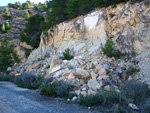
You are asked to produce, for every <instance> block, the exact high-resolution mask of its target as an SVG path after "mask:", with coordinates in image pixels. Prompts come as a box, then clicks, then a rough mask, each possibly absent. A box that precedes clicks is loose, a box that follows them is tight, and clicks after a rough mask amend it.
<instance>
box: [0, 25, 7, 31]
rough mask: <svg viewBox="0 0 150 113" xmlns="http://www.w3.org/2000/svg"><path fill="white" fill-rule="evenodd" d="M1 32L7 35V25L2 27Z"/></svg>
mask: <svg viewBox="0 0 150 113" xmlns="http://www.w3.org/2000/svg"><path fill="white" fill-rule="evenodd" d="M1 31H2V33H6V28H5V24H3V25H2V28H1Z"/></svg>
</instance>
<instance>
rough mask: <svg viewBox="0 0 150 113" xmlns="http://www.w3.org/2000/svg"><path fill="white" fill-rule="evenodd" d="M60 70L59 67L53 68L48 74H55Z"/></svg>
mask: <svg viewBox="0 0 150 113" xmlns="http://www.w3.org/2000/svg"><path fill="white" fill-rule="evenodd" d="M61 69H62V68H61V66H56V67H53V68H52V69H51V71H50V72H49V74H53V73H55V72H57V71H59V70H61Z"/></svg>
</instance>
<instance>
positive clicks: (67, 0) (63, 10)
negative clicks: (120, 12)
mask: <svg viewBox="0 0 150 113" xmlns="http://www.w3.org/2000/svg"><path fill="white" fill-rule="evenodd" d="M126 1H128V0H53V1H49V2H48V4H50V5H51V9H52V10H51V11H48V12H47V16H46V21H45V22H42V23H41V29H42V31H45V30H47V29H49V28H50V27H52V26H55V25H56V24H58V23H60V22H62V21H64V20H66V19H71V18H75V17H77V16H79V15H84V14H86V13H88V12H90V11H92V10H94V9H95V8H97V7H104V6H109V5H112V6H113V7H115V6H116V4H117V3H120V2H126Z"/></svg>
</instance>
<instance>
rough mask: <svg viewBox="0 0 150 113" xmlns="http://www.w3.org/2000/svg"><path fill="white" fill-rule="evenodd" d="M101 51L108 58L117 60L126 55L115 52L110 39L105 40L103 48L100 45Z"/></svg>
mask: <svg viewBox="0 0 150 113" xmlns="http://www.w3.org/2000/svg"><path fill="white" fill-rule="evenodd" d="M101 50H102V51H103V53H104V54H105V55H107V56H108V57H115V58H116V59H119V58H121V57H122V56H125V55H126V53H122V52H121V51H119V50H115V47H114V42H113V41H112V40H111V39H107V41H106V44H105V45H104V46H103V45H102V44H101Z"/></svg>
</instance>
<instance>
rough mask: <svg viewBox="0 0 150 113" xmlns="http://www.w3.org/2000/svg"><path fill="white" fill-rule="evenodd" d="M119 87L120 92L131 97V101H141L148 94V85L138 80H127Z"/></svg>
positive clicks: (149, 94)
mask: <svg viewBox="0 0 150 113" xmlns="http://www.w3.org/2000/svg"><path fill="white" fill-rule="evenodd" d="M121 89H122V91H121V92H122V94H123V95H124V96H126V98H129V99H132V100H133V102H141V101H143V100H144V99H145V98H147V97H149V96H150V89H149V88H148V86H147V85H146V84H143V83H141V82H138V81H128V82H126V85H125V86H124V87H123V88H121Z"/></svg>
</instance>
